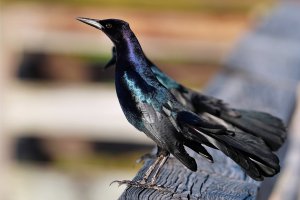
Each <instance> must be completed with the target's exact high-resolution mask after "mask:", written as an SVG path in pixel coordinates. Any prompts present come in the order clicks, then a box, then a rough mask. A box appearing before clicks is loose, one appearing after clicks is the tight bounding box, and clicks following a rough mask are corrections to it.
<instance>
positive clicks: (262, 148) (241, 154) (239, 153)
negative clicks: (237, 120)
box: [178, 113, 280, 180]
mask: <svg viewBox="0 0 300 200" xmlns="http://www.w3.org/2000/svg"><path fill="white" fill-rule="evenodd" d="M188 115H189V114H188V113H185V114H184V116H185V117H184V118H183V117H179V118H178V119H179V120H180V121H179V124H180V125H181V126H182V127H184V130H186V131H185V134H184V137H186V138H187V139H189V140H193V141H195V142H197V143H198V144H199V145H200V144H203V143H204V144H206V145H208V146H213V147H214V148H217V149H219V150H221V151H222V152H223V153H224V154H225V155H227V156H229V157H230V158H231V159H232V160H234V161H235V162H236V163H237V164H239V165H240V166H241V167H242V168H243V169H244V170H245V171H246V173H247V174H248V175H249V176H251V177H252V178H253V179H255V180H263V178H264V176H273V175H275V174H276V173H278V172H279V171H280V166H279V160H278V158H277V156H276V155H275V154H273V153H272V151H271V150H270V149H269V147H268V146H267V145H266V144H265V142H264V141H263V140H262V139H261V138H259V137H256V136H253V135H251V134H248V133H246V132H236V133H235V134H233V135H232V134H215V133H214V132H211V131H209V130H208V129H203V128H201V127H200V126H197V123H196V121H197V119H196V118H195V117H197V116H195V115H193V114H192V113H190V116H189V117H187V116H188ZM179 116H180V114H179ZM198 120H200V118H198ZM204 138H205V139H204Z"/></svg>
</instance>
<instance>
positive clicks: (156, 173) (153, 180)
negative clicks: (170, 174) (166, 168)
mask: <svg viewBox="0 0 300 200" xmlns="http://www.w3.org/2000/svg"><path fill="white" fill-rule="evenodd" d="M168 158H169V155H166V156H163V158H162V160H161V161H160V163H159V165H158V167H157V169H156V171H155V173H154V174H153V176H152V179H151V183H150V185H155V182H156V179H157V177H158V175H159V172H160V170H161V168H162V167H163V165H164V164H165V163H166V161H167V160H168Z"/></svg>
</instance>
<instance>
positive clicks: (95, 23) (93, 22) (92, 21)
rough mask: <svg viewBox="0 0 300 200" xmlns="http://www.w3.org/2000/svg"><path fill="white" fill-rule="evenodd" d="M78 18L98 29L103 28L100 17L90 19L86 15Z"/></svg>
mask: <svg viewBox="0 0 300 200" xmlns="http://www.w3.org/2000/svg"><path fill="white" fill-rule="evenodd" d="M76 19H77V20H79V21H81V22H83V23H85V24H88V25H90V26H93V27H95V28H97V29H100V30H101V29H102V28H103V26H102V25H101V24H100V23H99V20H98V19H90V18H85V17H77V18H76Z"/></svg>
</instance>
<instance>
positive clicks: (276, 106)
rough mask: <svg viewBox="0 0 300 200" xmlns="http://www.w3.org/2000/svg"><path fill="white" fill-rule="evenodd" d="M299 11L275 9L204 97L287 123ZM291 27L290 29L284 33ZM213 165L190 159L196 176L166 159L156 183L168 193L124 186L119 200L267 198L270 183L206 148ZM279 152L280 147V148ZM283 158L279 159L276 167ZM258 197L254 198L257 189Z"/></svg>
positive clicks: (296, 70)
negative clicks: (214, 97) (253, 177)
mask: <svg viewBox="0 0 300 200" xmlns="http://www.w3.org/2000/svg"><path fill="white" fill-rule="evenodd" d="M299 9H300V6H299V5H297V4H280V5H279V6H278V7H277V8H275V9H274V10H273V12H272V13H271V14H270V15H269V16H267V17H266V18H265V19H264V20H263V21H262V23H260V24H259V25H258V26H257V27H256V28H255V29H254V30H253V31H251V32H250V33H249V34H247V35H246V36H245V38H244V39H242V41H241V42H240V44H239V45H238V46H237V48H236V49H235V50H234V51H233V53H232V54H231V56H230V57H229V59H228V60H227V62H226V63H225V67H224V69H223V71H222V72H221V73H220V74H219V75H217V77H216V78H215V79H214V80H213V81H212V82H211V83H210V84H209V86H208V87H207V89H206V90H205V93H207V94H209V95H213V96H216V97H219V98H221V99H224V100H225V101H226V102H228V103H230V104H231V105H234V107H237V108H243V109H252V110H260V111H266V112H269V113H272V114H274V115H276V116H279V117H280V118H282V119H283V120H284V122H285V123H286V124H288V123H289V120H290V117H291V115H292V113H293V109H294V105H295V91H296V84H297V82H298V81H299V79H300V56H299V52H300V13H299V12H298V11H299ZM291 27H293V29H290V28H291ZM207 149H208V151H209V152H210V153H211V154H212V155H213V157H214V160H215V163H209V162H207V161H206V160H205V159H203V158H201V157H200V156H199V155H196V154H195V153H193V152H191V151H189V153H190V154H191V155H192V156H193V157H195V158H196V160H197V164H198V171H197V172H191V171H190V170H188V169H186V168H185V167H184V166H183V165H182V164H181V163H179V161H177V160H176V159H174V158H171V159H169V160H168V162H167V163H166V164H165V166H164V167H163V169H162V171H161V174H160V176H159V179H158V182H157V183H158V184H162V185H164V186H165V187H168V188H170V190H171V191H172V192H159V191H157V190H153V189H143V188H137V187H128V188H126V190H125V191H124V193H123V194H122V196H121V197H120V199H122V200H125V199H126V200H129V199H255V198H256V197H258V198H260V199H267V196H268V195H269V193H270V191H267V190H263V187H264V184H265V183H268V184H266V186H267V187H266V188H267V189H268V188H270V187H272V184H273V183H274V181H275V180H276V177H275V178H270V179H267V180H266V181H265V182H263V184H262V185H261V182H256V181H254V180H252V179H251V178H249V177H248V176H247V175H246V174H245V173H244V172H243V171H242V170H241V168H240V167H239V166H238V165H237V164H235V163H234V162H233V161H232V160H231V159H230V158H228V157H226V156H225V155H224V154H223V153H222V152H220V151H217V150H214V149H210V148H207ZM283 149H284V148H283ZM283 154H284V153H282V154H281V156H279V157H280V159H281V165H282V166H284V163H283V162H282V160H283V159H282V158H283ZM152 162H153V160H151V159H148V160H146V162H145V165H144V166H143V167H142V169H141V170H140V171H139V172H138V174H137V175H136V177H135V178H134V180H138V179H140V178H141V177H142V176H143V174H144V172H145V170H146V169H147V168H148V167H149V165H150V164H151V163H152ZM259 187H261V193H260V194H259V195H257V194H258V188H259Z"/></svg>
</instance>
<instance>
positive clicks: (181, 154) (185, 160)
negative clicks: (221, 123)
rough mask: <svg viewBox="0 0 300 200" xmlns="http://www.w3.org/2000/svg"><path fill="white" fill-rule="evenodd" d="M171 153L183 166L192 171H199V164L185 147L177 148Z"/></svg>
mask: <svg viewBox="0 0 300 200" xmlns="http://www.w3.org/2000/svg"><path fill="white" fill-rule="evenodd" d="M171 153H172V154H173V156H174V157H175V158H177V159H178V160H179V161H180V162H181V163H182V164H184V165H185V166H186V167H187V168H188V169H190V170H192V171H194V172H195V171H197V163H196V161H195V159H194V158H192V157H191V156H190V155H189V154H188V153H187V152H186V150H185V149H184V147H183V145H179V146H177V148H174V149H172V150H171Z"/></svg>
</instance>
